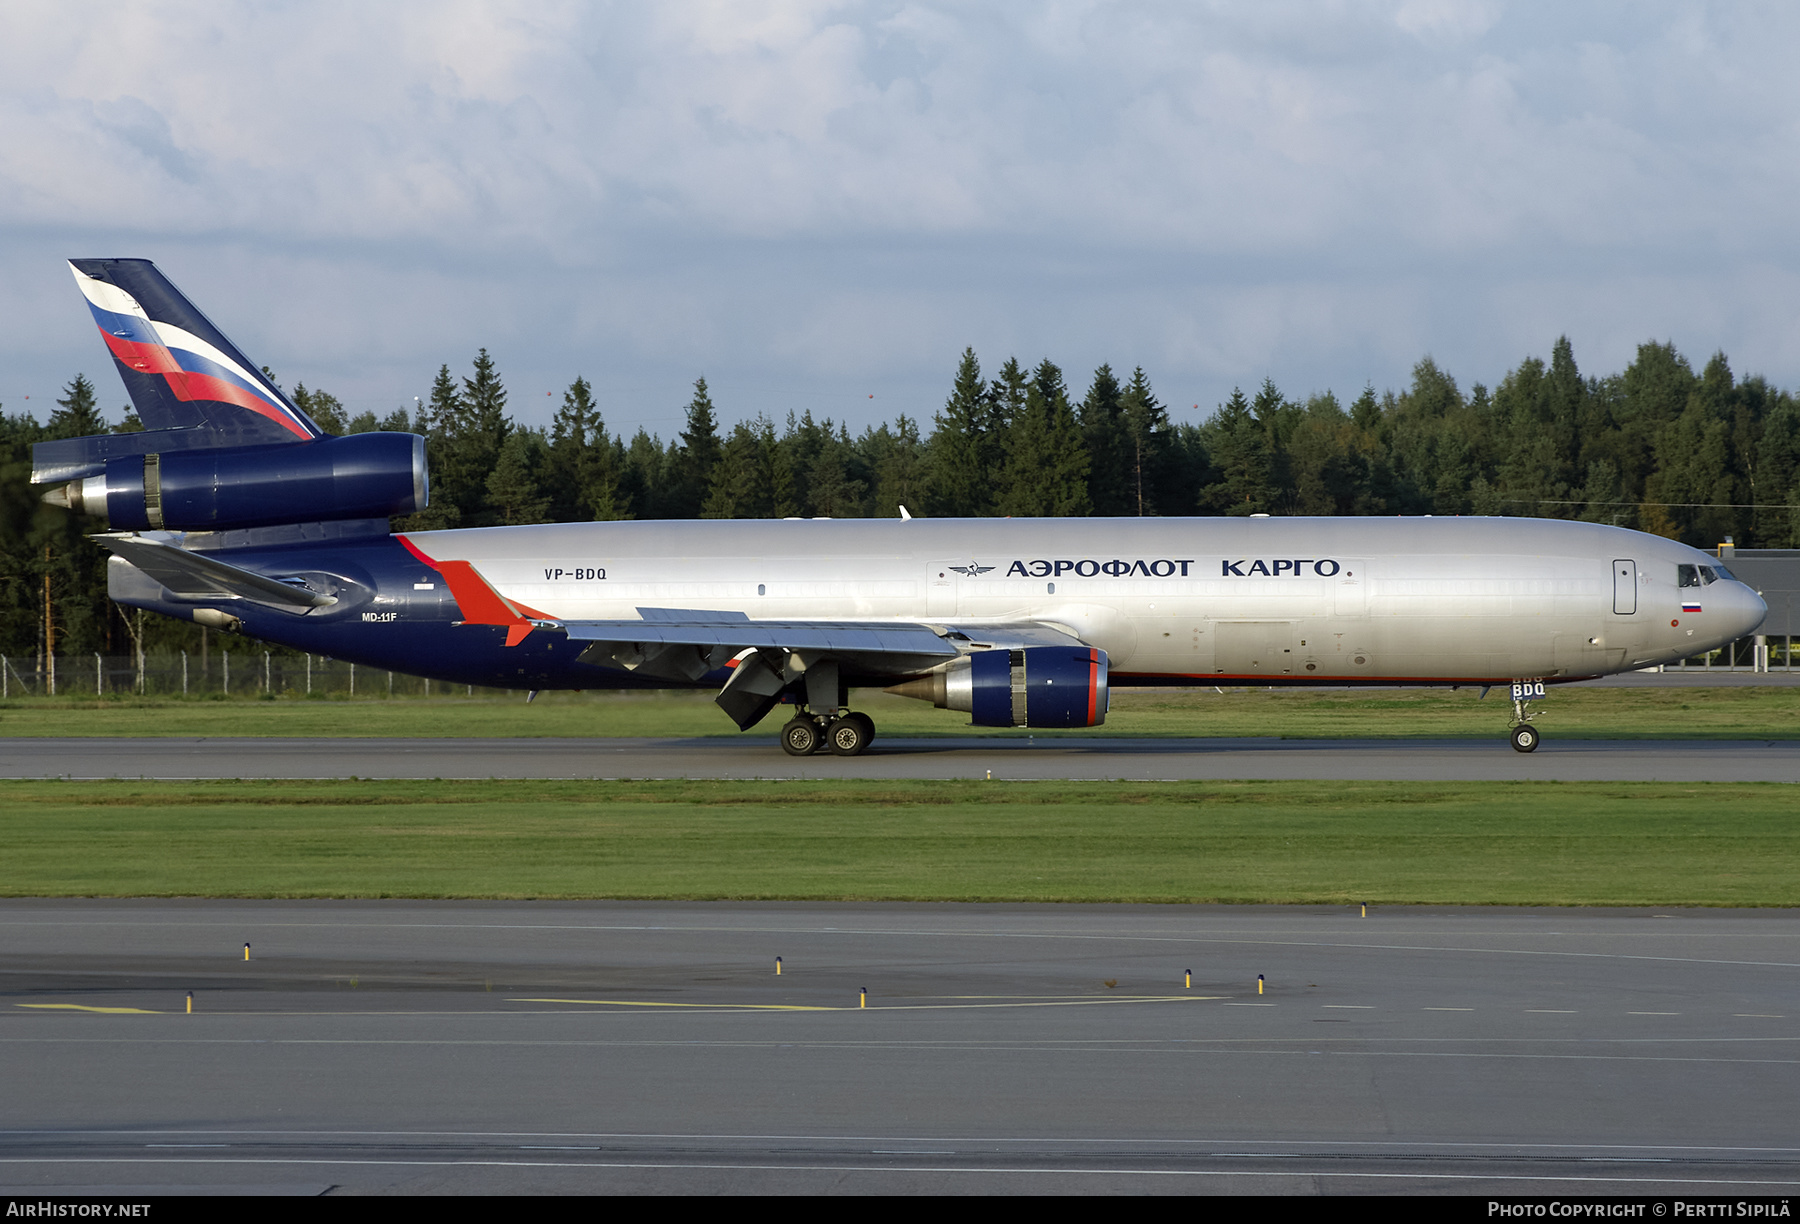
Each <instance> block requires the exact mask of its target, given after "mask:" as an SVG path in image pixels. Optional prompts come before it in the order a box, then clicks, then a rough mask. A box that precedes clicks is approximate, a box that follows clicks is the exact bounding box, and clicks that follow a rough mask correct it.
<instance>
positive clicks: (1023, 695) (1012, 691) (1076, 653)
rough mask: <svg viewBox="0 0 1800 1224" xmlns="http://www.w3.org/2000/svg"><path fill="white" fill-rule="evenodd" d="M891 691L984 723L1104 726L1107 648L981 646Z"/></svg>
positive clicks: (1020, 725)
mask: <svg viewBox="0 0 1800 1224" xmlns="http://www.w3.org/2000/svg"><path fill="white" fill-rule="evenodd" d="M887 691H888V692H890V693H896V694H898V695H900V696H902V697H916V698H918V699H920V700H922V701H929V702H931V703H932V704H933V705H935V706H936V707H937V708H938V709H940V710H963V711H965V712H967V713H968V714H969V715H970V720H971V721H972V722H973V723H974V724H975V725H976V726H978V727H1098V726H1099V725H1100V724H1101V723H1103V722H1105V721H1106V705H1107V688H1106V652H1105V651H1104V650H1095V649H1093V648H1092V647H1089V646H1029V647H1027V648H1025V649H1024V650H979V651H976V652H975V653H974V654H967V655H963V656H961V657H959V658H956V659H952V660H951V661H950V662H948V663H946V664H944V665H943V666H942V667H939V668H937V669H936V670H934V671H932V672H931V673H929V674H928V675H925V676H921V677H920V678H919V679H917V680H909V681H907V682H906V683H905V684H897V685H895V686H894V687H892V688H890V689H888V690H887Z"/></svg>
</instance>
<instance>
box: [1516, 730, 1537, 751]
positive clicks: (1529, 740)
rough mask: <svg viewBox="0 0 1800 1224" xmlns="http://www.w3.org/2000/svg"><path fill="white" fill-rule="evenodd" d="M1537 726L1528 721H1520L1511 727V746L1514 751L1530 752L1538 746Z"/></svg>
mask: <svg viewBox="0 0 1800 1224" xmlns="http://www.w3.org/2000/svg"><path fill="white" fill-rule="evenodd" d="M1538 738H1539V736H1538V733H1537V728H1536V727H1534V726H1532V725H1531V724H1530V723H1520V724H1519V725H1518V726H1516V727H1514V728H1513V729H1512V746H1513V751H1514V752H1532V751H1534V750H1535V749H1536V748H1537V746H1538Z"/></svg>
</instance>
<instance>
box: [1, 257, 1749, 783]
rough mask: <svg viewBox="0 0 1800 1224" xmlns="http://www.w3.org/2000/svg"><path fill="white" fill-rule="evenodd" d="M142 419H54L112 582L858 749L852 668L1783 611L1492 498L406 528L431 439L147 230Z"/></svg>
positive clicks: (262, 632)
mask: <svg viewBox="0 0 1800 1224" xmlns="http://www.w3.org/2000/svg"><path fill="white" fill-rule="evenodd" d="M71 266H72V268H73V270H74V273H75V281H76V284H77V285H78V286H79V287H80V289H81V292H82V294H83V296H84V297H85V298H86V299H87V303H88V306H89V308H90V309H91V310H92V312H93V315H94V319H95V321H96V322H97V323H98V324H99V327H100V333H101V336H102V338H103V339H104V340H105V341H106V345H107V348H108V349H109V350H110V351H111V352H112V355H113V359H114V361H115V362H116V363H117V365H118V369H119V373H120V376H121V377H122V378H123V379H124V381H125V386H126V389H127V390H128V391H129V392H130V394H131V398H132V402H133V403H134V404H135V405H136V407H137V411H138V416H139V418H140V419H141V420H142V421H143V424H144V432H142V433H130V434H107V435H103V436H100V437H92V438H74V439H68V440H64V441H55V442H43V443H39V444H38V445H37V446H35V447H34V448H33V456H32V457H33V473H32V480H33V482H34V483H53V484H54V485H55V486H56V487H55V488H53V489H52V490H51V491H50V492H48V493H47V494H45V500H46V501H49V502H52V503H54V504H58V505H63V506H67V507H69V508H70V509H72V510H76V511H82V512H86V513H88V514H92V515H95V516H97V517H100V518H102V519H104V520H105V521H106V523H107V525H108V527H109V528H110V530H109V531H108V532H106V533H105V534H102V535H100V536H99V537H97V538H98V539H99V541H100V543H102V544H104V545H105V546H106V547H107V548H109V549H111V550H112V552H113V554H114V555H113V557H112V559H111V560H110V562H109V565H108V588H109V593H110V594H111V596H112V598H113V599H115V600H117V601H118V602H120V603H122V604H127V605H130V606H132V607H138V608H147V609H149V610H151V611H154V612H161V613H163V614H165V615H168V616H176V617H183V618H186V619H189V620H193V621H197V622H199V623H200V624H203V625H211V626H215V627H218V628H224V629H231V630H235V631H238V632H241V633H245V634H249V635H251V636H253V637H258V638H261V639H263V640H265V641H270V642H277V643H280V644H282V645H286V646H291V647H294V648H296V649H300V650H306V651H311V652H315V653H319V654H326V655H331V656H334V657H336V658H340V659H346V660H349V661H351V662H355V663H362V664H365V665H370V666H375V667H382V668H388V669H391V670H395V671H402V672H410V673H412V674H414V675H418V676H425V677H430V678H433V679H439V680H446V681H451V682H454V683H459V684H463V683H467V684H482V685H493V686H499V687H506V688H523V689H531V690H536V689H552V688H570V689H589V688H666V687H681V688H714V689H717V690H718V696H717V697H716V698H715V700H716V701H717V702H718V704H719V706H720V707H721V708H722V709H723V710H724V711H725V713H726V714H728V715H729V716H730V717H731V718H732V720H733V721H734V722H736V723H737V725H738V727H739V728H740V729H743V730H748V729H749V728H750V727H752V726H755V725H756V724H757V723H759V722H760V721H761V720H762V719H763V718H764V717H765V716H767V715H768V714H769V713H770V712H771V711H772V710H774V709H775V708H776V707H777V706H778V705H782V704H787V705H789V706H791V707H792V709H793V711H794V713H793V717H792V718H791V719H790V720H789V721H788V722H787V724H786V725H785V726H784V727H783V728H782V732H781V744H782V747H783V748H784V749H786V750H787V751H788V752H790V753H793V754H795V755H804V754H806V753H810V752H813V751H816V750H818V749H819V748H821V747H825V748H828V749H829V750H830V751H832V752H835V753H839V754H842V755H850V756H853V755H855V754H857V753H859V752H861V751H862V750H863V749H864V748H865V747H867V746H868V743H869V741H870V739H871V737H872V736H873V734H874V725H873V724H872V723H871V722H870V721H869V719H868V717H867V716H866V715H865V714H863V713H861V712H860V711H857V710H854V709H852V708H850V702H849V691H850V690H851V689H852V688H856V687H868V686H880V687H884V688H886V689H887V690H888V691H889V692H893V693H898V694H901V695H902V696H906V697H915V698H918V699H921V700H924V701H929V702H931V703H932V704H933V705H935V706H938V707H939V708H942V709H950V710H960V711H962V712H964V713H967V714H969V715H970V716H971V720H972V722H973V723H974V724H975V725H977V726H984V727H1093V726H1098V725H1100V724H1101V723H1102V722H1104V721H1105V720H1106V709H1107V692H1108V690H1109V688H1110V686H1112V685H1195V684H1256V685H1472V686H1473V685H1478V686H1481V687H1483V688H1484V689H1485V688H1487V687H1490V686H1495V685H1510V686H1511V692H1512V695H1513V707H1512V709H1513V722H1512V729H1511V731H1512V744H1513V747H1515V748H1517V749H1518V750H1519V751H1521V752H1530V751H1531V750H1532V749H1534V748H1536V747H1537V744H1538V732H1537V730H1536V728H1534V727H1533V726H1532V725H1531V717H1532V714H1531V712H1530V711H1529V709H1528V707H1527V704H1526V703H1527V702H1528V701H1529V700H1531V699H1532V698H1539V697H1542V696H1543V695H1544V685H1545V684H1548V683H1560V682H1563V681H1569V680H1585V679H1591V678H1593V677H1596V676H1603V675H1607V674H1609V673H1613V672H1622V671H1627V670H1630V669H1634V668H1641V667H1648V666H1651V665H1653V664H1657V663H1666V662H1672V661H1674V660H1677V659H1681V658H1685V657H1687V656H1689V655H1693V654H1697V653H1699V652H1701V651H1704V650H1709V649H1712V648H1714V647H1718V646H1721V645H1724V644H1725V643H1728V642H1731V641H1733V640H1735V639H1737V638H1739V637H1742V636H1744V635H1745V634H1747V633H1750V632H1751V631H1753V630H1754V629H1755V628H1756V627H1757V626H1758V625H1759V624H1761V623H1762V619H1763V616H1764V613H1765V612H1766V609H1765V608H1764V606H1763V602H1762V600H1761V599H1760V598H1758V596H1757V594H1756V592H1754V591H1752V590H1751V589H1750V588H1748V587H1746V586H1745V585H1744V584H1743V583H1741V582H1739V581H1737V580H1736V579H1734V578H1733V577H1732V576H1731V574H1730V573H1729V572H1728V571H1727V570H1726V569H1725V568H1724V567H1723V566H1721V565H1720V564H1719V563H1718V562H1717V561H1716V560H1714V559H1713V558H1712V557H1711V556H1709V555H1707V554H1705V553H1702V552H1698V551H1696V550H1694V549H1692V548H1688V547H1686V546H1685V545H1682V544H1677V543H1674V542H1672V541H1669V540H1665V539H1661V538H1659V537H1657V536H1650V535H1643V534H1640V533H1638V532H1634V531H1626V530H1622V529H1620V528H1616V527H1605V526H1600V525H1597V524H1592V523H1572V522H1560V521H1550V520H1542V519H1505V518H1394V519H1374V518H1342V519H1306V518H1260V517H1259V518H1249V519H1241V518H1188V519H1177V518H1135V519H909V518H903V519H900V520H892V521H868V520H861V521H857V520H838V521H828V520H820V519H813V520H784V521H741V520H740V521H710V520H703V521H698V522H615V523H559V524H551V525H545V526H532V527H489V528H481V529H475V530H456V531H429V532H400V533H391V532H390V531H389V529H388V516H389V515H395V514H408V513H411V512H414V511H417V510H420V509H423V508H424V507H425V505H426V502H427V497H428V492H427V480H426V468H425V448H424V439H423V438H420V437H417V436H415V435H412V434H394V433H365V434H354V435H351V436H348V437H342V438H338V437H331V436H328V435H326V434H325V433H324V432H323V431H322V430H321V429H320V428H319V427H318V426H317V425H316V424H315V423H313V422H312V421H311V420H309V419H308V418H307V417H306V415H305V414H304V413H302V412H301V411H300V410H299V409H298V408H297V407H295V405H294V403H293V402H292V401H291V400H289V399H288V398H287V396H286V395H284V394H283V393H282V392H281V390H280V389H279V388H278V387H276V386H275V385H274V384H273V383H272V382H271V381H270V380H269V379H268V378H266V377H265V376H264V375H263V374H261V373H260V371H259V368H258V367H257V366H256V365H255V364H254V363H252V362H251V361H250V360H248V359H247V358H245V357H244V356H243V354H242V353H240V352H239V351H238V350H237V348H236V347H235V346H234V345H233V344H232V343H231V341H229V340H228V339H226V338H225V336H224V335H223V334H222V333H220V332H219V331H218V329H217V328H215V327H214V326H213V325H212V324H211V323H210V322H209V321H208V320H207V319H206V317H205V316H204V315H202V314H201V313H200V312H199V311H198V310H196V309H195V308H194V307H193V306H192V305H191V304H190V303H189V302H188V301H187V299H186V298H184V297H183V296H182V295H181V293H180V292H179V291H178V290H176V288H175V287H174V285H172V284H171V283H170V282H169V281H168V280H167V278H165V277H164V276H163V275H162V273H160V272H159V271H158V270H157V269H156V267H155V266H154V265H153V264H151V263H150V262H149V261H147V260H139V259H79V260H75V261H73V262H72V264H71Z"/></svg>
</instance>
